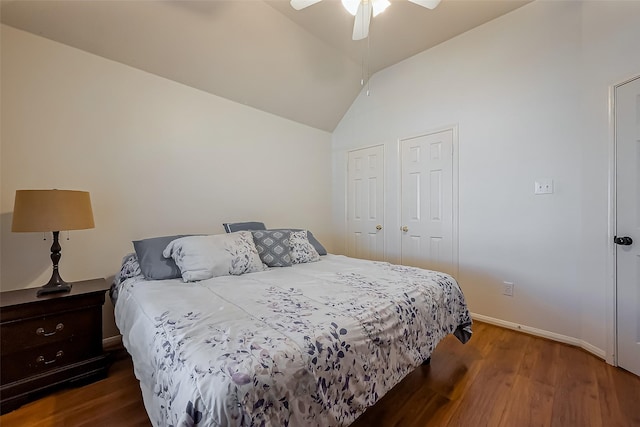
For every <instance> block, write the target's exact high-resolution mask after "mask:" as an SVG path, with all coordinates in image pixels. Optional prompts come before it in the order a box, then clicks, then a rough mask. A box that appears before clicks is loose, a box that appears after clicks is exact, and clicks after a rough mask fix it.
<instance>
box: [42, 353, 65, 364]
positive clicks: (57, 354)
mask: <svg viewBox="0 0 640 427" xmlns="http://www.w3.org/2000/svg"><path fill="white" fill-rule="evenodd" d="M62 356H64V351H62V350H58V352H57V353H56V358H55V359H53V360H44V356H38V357H37V358H36V363H44V364H45V365H51V364H52V363H56V362H57V361H58V359H60V358H61V357H62Z"/></svg>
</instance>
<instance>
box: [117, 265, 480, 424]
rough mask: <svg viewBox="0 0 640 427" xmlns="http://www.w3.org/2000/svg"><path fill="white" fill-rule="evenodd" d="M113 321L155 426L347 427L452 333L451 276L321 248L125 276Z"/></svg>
mask: <svg viewBox="0 0 640 427" xmlns="http://www.w3.org/2000/svg"><path fill="white" fill-rule="evenodd" d="M116 294H117V295H118V297H117V301H116V304H115V317H116V324H117V325H118V328H119V329H120V331H121V333H122V337H123V343H124V345H125V347H126V349H127V351H128V352H129V353H130V354H131V356H132V359H133V363H134V370H135V375H136V377H137V378H138V380H139V381H140V384H141V388H142V390H143V395H144V401H145V407H146V409H147V412H148V414H149V418H150V420H151V422H152V423H153V425H155V426H170V425H171V426H179V425H180V426H190V425H198V426H232V425H233V426H252V425H256V426H346V425H349V424H350V423H352V422H353V421H354V420H355V419H356V418H357V417H358V416H359V415H361V414H362V413H363V412H364V411H365V410H366V409H367V408H368V407H370V406H372V405H373V404H374V403H375V402H376V401H378V400H379V399H380V398H381V397H382V396H383V395H384V394H385V393H386V392H387V391H389V390H390V389H391V388H392V387H393V386H395V385H396V384H397V383H398V382H400V381H401V380H402V378H404V377H405V376H406V375H407V374H408V373H409V372H411V371H412V370H413V369H415V368H416V367H417V366H419V365H420V364H421V363H423V361H425V360H426V359H428V358H429V357H430V356H431V353H432V352H433V350H434V348H435V347H436V345H437V344H438V342H439V341H440V340H441V339H442V338H444V337H445V336H447V335H448V334H452V333H453V334H454V335H456V336H457V337H458V339H459V340H460V341H462V342H466V341H467V340H468V339H469V338H470V336H471V318H470V316H469V311H468V309H467V306H466V303H465V299H464V295H463V293H462V291H461V289H460V287H459V286H458V284H457V283H456V281H455V280H454V279H453V278H452V277H451V276H449V275H447V274H444V273H440V272H435V271H429V270H423V269H418V268H412V267H406V266H399V265H393V264H388V263H383V262H373V261H365V260H358V259H353V258H348V257H344V256H339V255H332V254H329V255H326V256H323V257H322V259H321V261H319V262H314V263H308V264H299V265H294V266H293V267H287V268H272V269H269V270H266V271H262V272H256V273H250V274H244V275H240V276H222V277H215V278H213V279H209V280H204V281H201V282H195V283H183V282H182V281H181V280H180V279H172V280H159V281H152V280H145V279H144V278H143V277H142V276H137V277H133V278H128V279H126V280H124V281H123V282H122V283H120V284H118V285H117V289H116Z"/></svg>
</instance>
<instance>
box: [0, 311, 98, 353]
mask: <svg viewBox="0 0 640 427" xmlns="http://www.w3.org/2000/svg"><path fill="white" fill-rule="evenodd" d="M101 316H102V313H101V312H100V309H95V310H80V311H69V312H66V313H60V314H51V315H47V316H42V317H39V318H32V319H26V320H22V321H19V322H17V321H16V322H9V323H4V324H3V325H2V329H1V331H0V335H1V340H2V341H1V347H0V350H1V351H2V354H3V355H6V354H9V353H15V352H17V351H20V352H22V351H23V350H27V349H30V348H34V347H40V346H43V345H47V344H52V343H56V342H60V341H68V340H70V339H72V338H73V337H75V336H81V335H90V334H92V333H96V332H95V331H97V330H99V329H98V328H99V327H100V324H101V321H102V318H101Z"/></svg>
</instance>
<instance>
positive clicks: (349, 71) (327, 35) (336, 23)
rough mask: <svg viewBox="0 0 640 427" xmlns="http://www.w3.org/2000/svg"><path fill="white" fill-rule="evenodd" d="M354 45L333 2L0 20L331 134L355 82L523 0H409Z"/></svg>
mask: <svg viewBox="0 0 640 427" xmlns="http://www.w3.org/2000/svg"><path fill="white" fill-rule="evenodd" d="M391 1H392V4H391V6H390V7H389V8H388V9H387V10H386V11H385V12H384V13H382V14H380V15H378V16H376V17H375V18H373V19H372V23H371V27H370V36H369V38H368V39H365V40H362V41H357V42H356V41H353V40H351V33H352V26H353V19H354V18H353V17H352V16H351V15H349V14H348V13H347V12H346V10H345V9H344V8H343V7H342V5H341V4H340V2H339V1H337V0H323V1H321V2H320V3H317V4H315V5H313V6H310V7H308V8H306V9H303V10H301V11H296V10H294V9H293V8H291V6H290V5H289V2H288V1H287V0H208V1H150V0H146V1H143V0H131V1H127V0H80V1H79V0H72V1H59V0H44V1H36V0H2V6H1V9H0V17H1V20H2V23H4V24H7V25H10V26H12V27H15V28H18V29H22V30H25V31H28V32H31V33H34V34H37V35H40V36H43V37H46V38H49V39H52V40H55V41H58V42H60V43H64V44H67V45H69V46H73V47H76V48H78V49H82V50H84V51H87V52H91V53H93V54H96V55H99V56H102V57H105V58H108V59H111V60H114V61H118V62H121V63H123V64H127V65H130V66H132V67H135V68H138V69H141V70H145V71H147V72H150V73H153V74H156V75H159V76H162V77H165V78H168V79H171V80H174V81H177V82H180V83H183V84H185V85H188V86H192V87H194V88H197V89H200V90H203V91H206V92H210V93H212V94H215V95H218V96H222V97H225V98H228V99H230V100H233V101H236V102H240V103H243V104H246V105H249V106H252V107H255V108H258V109H260V110H263V111H266V112H269V113H272V114H276V115H278V116H281V117H285V118H288V119H291V120H294V121H297V122H300V123H303V124H306V125H309V126H313V127H316V128H319V129H323V130H326V131H333V129H335V127H336V125H337V124H338V122H339V121H340V119H341V118H342V116H343V115H344V113H345V112H346V111H347V109H348V108H349V106H350V105H351V103H352V102H353V100H354V99H355V97H356V96H357V95H358V93H359V92H360V89H361V79H362V78H363V77H364V78H366V77H367V76H368V75H372V74H373V73H375V72H376V71H379V70H381V69H383V68H385V67H388V66H390V65H393V64H395V63H397V62H399V61H402V60H403V59H406V58H408V57H410V56H412V55H415V54H416V53H418V52H421V51H423V50H425V49H428V48H430V47H433V46H435V45H437V44H439V43H441V42H443V41H445V40H447V39H450V38H452V37H455V36H456V35H458V34H461V33H463V32H465V31H468V30H470V29H472V28H474V27H476V26H479V25H482V24H483V23H486V22H487V21H490V20H492V19H494V18H496V17H499V16H501V15H503V14H505V13H508V12H510V11H512V10H514V9H516V8H518V7H520V6H523V5H524V4H526V3H528V2H529V1H530V0H493V1H485V0H443V1H442V3H441V4H440V5H439V6H438V7H437V8H436V9H434V10H428V9H425V8H422V7H420V6H417V5H415V4H413V3H410V2H407V1H406V0H391Z"/></svg>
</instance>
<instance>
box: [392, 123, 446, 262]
mask: <svg viewBox="0 0 640 427" xmlns="http://www.w3.org/2000/svg"><path fill="white" fill-rule="evenodd" d="M401 145H402V147H401V156H402V157H401V161H402V167H401V169H402V171H401V174H402V175H401V211H402V212H401V228H400V230H401V231H400V233H401V251H402V254H401V259H402V264H405V265H412V266H415V267H422V268H427V269H430V270H439V271H444V272H446V273H449V274H455V271H456V269H457V257H455V256H454V255H455V254H454V242H453V239H454V229H453V225H454V223H453V184H454V181H453V130H446V131H443V132H438V133H434V134H429V135H422V136H419V137H415V138H410V139H405V140H401Z"/></svg>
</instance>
